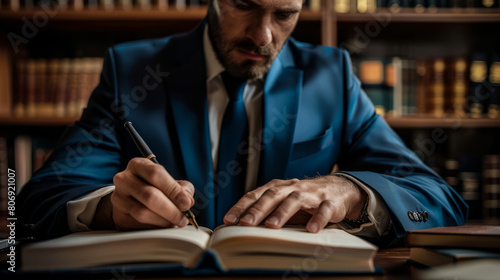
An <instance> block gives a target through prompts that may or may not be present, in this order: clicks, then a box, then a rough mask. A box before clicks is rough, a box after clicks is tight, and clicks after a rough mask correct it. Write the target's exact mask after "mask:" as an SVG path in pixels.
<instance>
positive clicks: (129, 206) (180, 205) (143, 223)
mask: <svg viewBox="0 0 500 280" xmlns="http://www.w3.org/2000/svg"><path fill="white" fill-rule="evenodd" d="M126 127H127V129H128V130H129V131H130V128H132V129H133V127H132V126H131V123H129V124H128V125H126ZM134 131H135V130H134ZM135 134H137V132H135ZM137 136H138V134H137ZM139 138H140V136H139ZM134 141H135V140H134ZM142 142H144V141H142ZM143 148H145V149H143ZM146 148H147V145H145V143H144V145H143V146H141V147H140V150H141V152H144V151H147V150H149V148H147V149H146ZM150 154H151V153H150ZM152 160H153V159H152V156H151V157H150V158H149V159H148V158H133V159H131V160H130V161H129V163H128V165H127V168H126V169H125V170H123V171H122V172H119V173H117V174H116V175H115V177H114V178H113V182H114V184H115V191H114V192H113V193H112V195H111V197H110V200H111V205H112V209H113V210H112V212H113V214H112V215H113V220H114V224H115V227H116V228H117V229H120V230H133V229H149V228H164V227H173V226H179V227H184V226H186V225H187V224H188V223H189V219H188V217H186V216H185V214H184V213H183V212H186V211H189V209H190V208H191V207H192V206H193V205H194V198H193V195H194V187H193V185H192V184H191V183H190V182H188V181H182V180H175V179H174V178H172V176H171V175H170V174H169V173H168V172H167V170H165V168H164V167H163V166H162V165H160V164H156V163H154V162H153V161H152ZM154 160H155V159H154ZM187 213H188V214H189V213H190V212H187ZM193 218H194V216H193ZM193 221H194V220H193ZM194 223H195V222H194ZM195 226H197V225H196V224H195Z"/></svg>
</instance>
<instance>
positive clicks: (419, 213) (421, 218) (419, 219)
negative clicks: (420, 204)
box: [417, 211, 424, 222]
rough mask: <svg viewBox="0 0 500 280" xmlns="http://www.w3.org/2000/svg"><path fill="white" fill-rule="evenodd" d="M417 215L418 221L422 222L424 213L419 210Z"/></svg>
mask: <svg viewBox="0 0 500 280" xmlns="http://www.w3.org/2000/svg"><path fill="white" fill-rule="evenodd" d="M417 217H418V221H419V222H421V221H423V220H424V215H423V214H422V212H420V211H419V212H417Z"/></svg>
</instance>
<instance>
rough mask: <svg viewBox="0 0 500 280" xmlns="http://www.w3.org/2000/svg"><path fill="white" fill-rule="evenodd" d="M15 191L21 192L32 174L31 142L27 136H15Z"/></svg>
mask: <svg viewBox="0 0 500 280" xmlns="http://www.w3.org/2000/svg"><path fill="white" fill-rule="evenodd" d="M14 147H15V148H14V149H15V162H16V185H17V191H18V192H19V191H21V189H22V187H23V186H24V184H26V183H27V182H28V180H29V179H30V178H31V174H32V170H33V168H32V142H31V138H30V137H28V136H17V137H16V139H15V143H14Z"/></svg>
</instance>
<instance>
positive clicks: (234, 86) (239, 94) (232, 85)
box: [221, 71, 247, 101]
mask: <svg viewBox="0 0 500 280" xmlns="http://www.w3.org/2000/svg"><path fill="white" fill-rule="evenodd" d="M221 77H222V81H223V82H224V87H225V88H226V92H227V95H228V96H229V99H230V100H231V101H237V100H241V99H243V90H244V89H245V85H246V82H247V80H246V79H242V78H237V77H235V76H232V75H231V74H229V73H228V72H227V71H224V72H222V74H221Z"/></svg>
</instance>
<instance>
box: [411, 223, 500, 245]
mask: <svg viewBox="0 0 500 280" xmlns="http://www.w3.org/2000/svg"><path fill="white" fill-rule="evenodd" d="M405 242H406V245H407V246H409V247H443V248H444V247H446V248H487V249H492V248H500V226H486V225H484V226H483V225H465V226H456V227H436V228H429V229H421V230H411V231H409V232H407V234H406V238H405Z"/></svg>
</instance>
